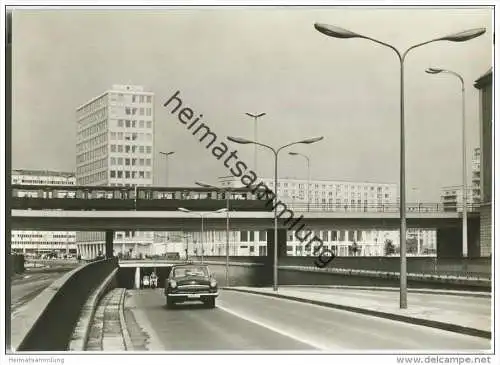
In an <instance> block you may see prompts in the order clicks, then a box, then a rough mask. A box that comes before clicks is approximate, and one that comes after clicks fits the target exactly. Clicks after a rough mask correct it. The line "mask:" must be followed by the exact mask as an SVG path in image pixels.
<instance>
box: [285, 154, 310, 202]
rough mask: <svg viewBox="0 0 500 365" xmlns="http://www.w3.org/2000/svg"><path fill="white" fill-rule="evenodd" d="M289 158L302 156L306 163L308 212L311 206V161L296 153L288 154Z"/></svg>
mask: <svg viewBox="0 0 500 365" xmlns="http://www.w3.org/2000/svg"><path fill="white" fill-rule="evenodd" d="M288 154H289V155H290V156H302V157H304V158H305V159H306V161H307V211H309V210H310V206H311V187H310V185H311V161H310V160H309V157H308V156H306V155H304V154H302V153H298V152H288Z"/></svg>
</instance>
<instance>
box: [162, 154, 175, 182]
mask: <svg viewBox="0 0 500 365" xmlns="http://www.w3.org/2000/svg"><path fill="white" fill-rule="evenodd" d="M174 153H175V151H170V152H160V155H162V156H165V187H168V156H171V155H173V154H174Z"/></svg>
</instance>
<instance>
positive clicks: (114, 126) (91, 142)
mask: <svg viewBox="0 0 500 365" xmlns="http://www.w3.org/2000/svg"><path fill="white" fill-rule="evenodd" d="M76 118H77V141H76V166H77V167H76V179H77V184H78V185H108V186H150V185H152V184H153V178H154V171H153V166H154V93H152V92H148V91H144V88H143V87H142V86H137V85H113V87H112V88H111V89H110V90H108V91H105V92H104V93H102V94H100V95H98V96H96V97H95V98H92V99H91V100H89V101H88V102H86V103H85V104H83V105H81V106H79V107H78V108H77V110H76ZM153 239H154V237H153V234H152V233H151V232H134V231H126V232H116V233H115V237H114V253H115V255H118V254H124V255H125V254H127V255H128V254H131V255H134V256H137V255H140V254H147V253H149V250H150V248H151V244H152V243H153ZM77 244H78V245H79V246H80V250H81V253H82V257H85V258H92V257H95V256H97V254H98V253H99V252H100V253H104V232H79V233H78V234H77Z"/></svg>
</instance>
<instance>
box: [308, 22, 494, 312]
mask: <svg viewBox="0 0 500 365" xmlns="http://www.w3.org/2000/svg"><path fill="white" fill-rule="evenodd" d="M314 28H316V30H317V31H319V32H320V33H323V34H325V35H327V36H329V37H334V38H363V39H367V40H369V41H372V42H375V43H378V44H380V45H382V46H385V47H388V48H390V49H392V50H393V51H394V52H395V53H396V55H397V56H398V59H399V64H400V128H401V130H400V140H401V146H400V148H401V152H400V158H401V161H400V199H399V204H400V207H399V213H400V216H401V227H400V239H401V246H400V252H401V253H400V259H401V270H400V271H401V272H400V293H399V307H400V308H401V309H405V308H407V307H408V301H407V287H406V190H405V189H406V186H405V129H404V126H405V123H404V61H405V58H406V55H407V54H408V52H410V51H411V50H412V49H415V48H418V47H421V46H423V45H426V44H429V43H432V42H437V41H450V42H465V41H468V40H470V39H473V38H476V37H479V36H480V35H482V34H484V33H485V32H486V29H485V28H475V29H469V30H466V31H463V32H459V33H454V34H450V35H447V36H444V37H440V38H435V39H431V40H430V41H426V42H422V43H418V44H416V45H414V46H411V47H410V48H408V49H407V50H406V51H404V52H403V53H401V52H400V51H399V50H398V49H397V48H396V47H394V46H392V45H390V44H388V43H385V42H382V41H379V40H377V39H374V38H371V37H367V36H364V35H361V34H358V33H354V32H351V31H350V30H347V29H344V28H340V27H337V26H332V25H327V24H319V23H315V24H314Z"/></svg>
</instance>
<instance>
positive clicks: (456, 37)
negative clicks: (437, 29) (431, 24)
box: [437, 28, 486, 42]
mask: <svg viewBox="0 0 500 365" xmlns="http://www.w3.org/2000/svg"><path fill="white" fill-rule="evenodd" d="M484 33H486V28H474V29H469V30H464V31H463V32H458V33H454V34H450V35H447V36H444V37H441V38H439V39H437V40H438V41H450V42H465V41H468V40H470V39H474V38H477V37H479V36H481V35H483V34H484Z"/></svg>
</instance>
